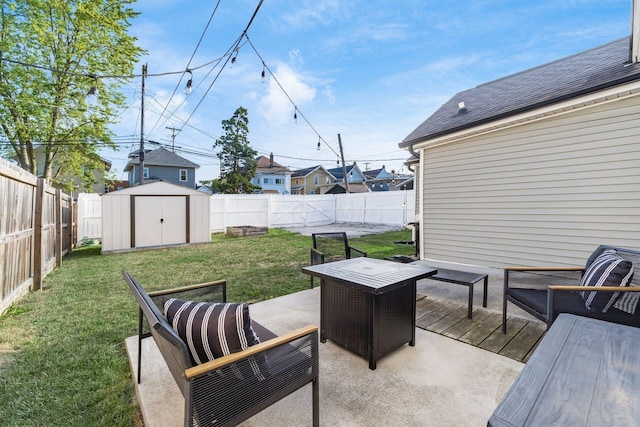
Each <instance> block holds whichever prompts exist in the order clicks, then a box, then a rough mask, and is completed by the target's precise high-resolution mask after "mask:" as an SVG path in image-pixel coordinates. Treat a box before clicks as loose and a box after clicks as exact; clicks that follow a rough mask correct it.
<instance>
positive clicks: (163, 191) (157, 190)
mask: <svg viewBox="0 0 640 427" xmlns="http://www.w3.org/2000/svg"><path fill="white" fill-rule="evenodd" d="M136 194H144V195H154V196H175V195H192V196H204V197H209V195H208V194H207V193H203V192H202V191H197V190H194V189H192V188H189V187H185V186H184V185H178V184H174V183H172V182H168V181H163V180H161V179H159V180H155V181H150V182H145V183H144V184H141V185H135V186H133V187H128V188H123V189H122V190H118V191H112V192H109V193H105V194H103V195H102V197H112V196H125V195H136Z"/></svg>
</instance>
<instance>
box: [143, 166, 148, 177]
mask: <svg viewBox="0 0 640 427" xmlns="http://www.w3.org/2000/svg"><path fill="white" fill-rule="evenodd" d="M142 176H143V177H144V178H149V168H144V169H142Z"/></svg>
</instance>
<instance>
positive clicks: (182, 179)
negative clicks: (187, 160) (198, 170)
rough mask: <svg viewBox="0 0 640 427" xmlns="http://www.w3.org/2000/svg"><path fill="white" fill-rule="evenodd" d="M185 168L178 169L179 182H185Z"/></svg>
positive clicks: (186, 175)
mask: <svg viewBox="0 0 640 427" xmlns="http://www.w3.org/2000/svg"><path fill="white" fill-rule="evenodd" d="M187 177H188V174H187V170H186V169H180V182H187Z"/></svg>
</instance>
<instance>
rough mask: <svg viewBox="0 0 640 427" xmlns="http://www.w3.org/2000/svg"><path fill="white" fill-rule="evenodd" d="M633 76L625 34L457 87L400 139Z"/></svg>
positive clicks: (639, 70) (637, 70) (424, 136)
mask: <svg viewBox="0 0 640 427" xmlns="http://www.w3.org/2000/svg"><path fill="white" fill-rule="evenodd" d="M638 79H640V64H639V63H633V64H630V63H629V37H624V38H622V39H619V40H615V41H612V42H610V43H607V44H605V45H602V46H599V47H596V48H593V49H590V50H588V51H585V52H582V53H578V54H576V55H572V56H569V57H567V58H563V59H559V60H557V61H554V62H550V63H548V64H544V65H540V66H538V67H535V68H531V69H529V70H526V71H522V72H520V73H517V74H513V75H510V76H507V77H504V78H501V79H499V80H494V81H492V82H489V83H485V84H482V85H479V86H476V87H475V88H472V89H468V90H465V91H462V92H459V93H457V94H456V95H454V96H453V98H451V99H450V100H449V101H447V103H445V104H444V105H443V106H442V107H440V108H439V109H438V110H437V111H436V112H435V113H434V114H433V115H431V116H430V117H429V118H428V119H426V120H425V121H424V122H422V124H420V126H418V127H417V128H416V129H415V130H414V131H413V132H411V133H410V134H409V135H408V136H407V137H406V138H405V139H404V140H403V141H402V142H401V143H400V144H399V145H400V146H401V147H406V146H409V145H411V144H414V143H416V142H419V141H425V140H429V139H432V138H435V137H438V136H442V135H445V134H449V133H453V132H456V131H459V130H463V129H467V128H471V127H474V126H477V125H480V124H483V123H487V122H491V121H494V120H498V119H502V118H505V117H508V116H512V115H515V114H519V113H522V112H525V111H530V110H534V109H537V108H540V107H544V106H547V105H552V104H555V103H559V102H562V101H566V100H568V99H571V98H576V97H579V96H583V95H586V94H589V93H592V92H597V91H600V90H603V89H607V88H610V87H613V86H617V85H620V84H624V83H628V82H630V81H634V80H638ZM461 102H463V103H464V108H462V109H461V108H460V103H461Z"/></svg>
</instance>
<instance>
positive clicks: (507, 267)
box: [504, 265, 584, 272]
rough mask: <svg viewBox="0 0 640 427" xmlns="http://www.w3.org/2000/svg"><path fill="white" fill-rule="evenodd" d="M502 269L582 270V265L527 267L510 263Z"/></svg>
mask: <svg viewBox="0 0 640 427" xmlns="http://www.w3.org/2000/svg"><path fill="white" fill-rule="evenodd" d="M504 271H521V272H527V271H584V267H580V266H577V265H565V266H546V267H544V266H543V267H527V266H517V265H511V266H506V267H504Z"/></svg>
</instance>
